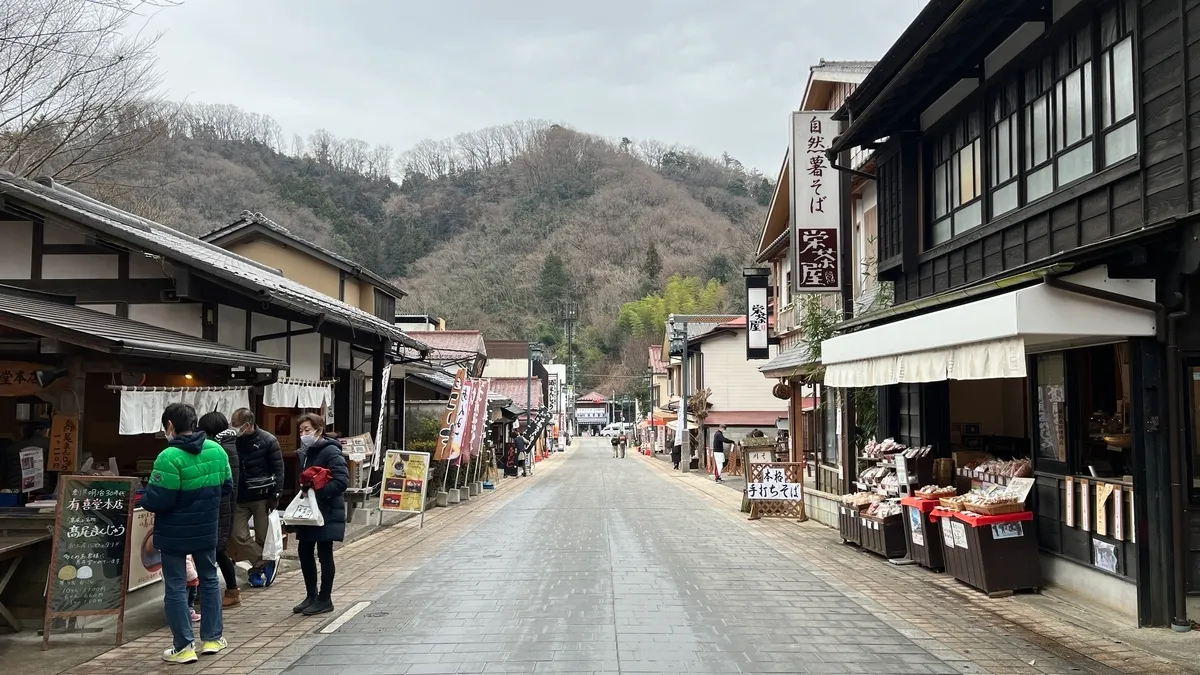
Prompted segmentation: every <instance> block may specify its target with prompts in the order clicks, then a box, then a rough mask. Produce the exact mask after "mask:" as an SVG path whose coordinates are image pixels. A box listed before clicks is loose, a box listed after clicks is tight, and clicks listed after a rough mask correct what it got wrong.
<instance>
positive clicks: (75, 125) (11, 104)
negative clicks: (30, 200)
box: [0, 0, 166, 183]
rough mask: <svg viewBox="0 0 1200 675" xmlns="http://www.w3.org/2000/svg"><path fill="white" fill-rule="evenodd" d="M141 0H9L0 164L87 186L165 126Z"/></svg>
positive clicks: (1, 27) (1, 18)
mask: <svg viewBox="0 0 1200 675" xmlns="http://www.w3.org/2000/svg"><path fill="white" fill-rule="evenodd" d="M147 4H148V3H147V2H143V1H140V0H6V1H5V2H3V3H0V167H2V168H4V169H7V170H9V171H11V172H13V173H15V174H17V175H19V176H27V177H33V176H40V175H49V176H53V177H56V178H58V179H60V180H63V181H66V182H77V183H85V182H88V181H89V180H91V179H93V178H94V177H96V176H97V175H98V174H100V173H102V172H103V171H105V170H106V169H108V168H110V167H112V166H114V165H117V164H120V163H122V162H125V161H127V160H129V159H131V158H133V157H134V156H136V155H137V154H139V153H140V152H142V151H143V150H144V149H145V148H147V147H148V146H150V145H152V144H153V143H154V142H155V141H156V140H158V139H159V138H161V137H162V135H163V134H164V133H165V131H166V129H165V127H164V126H163V125H162V124H161V123H159V122H158V120H160V119H161V117H162V116H163V114H164V112H166V109H165V108H164V107H163V106H161V101H160V100H159V98H158V95H157V94H155V93H154V90H155V88H156V87H157V86H158V84H159V77H158V75H157V73H156V72H155V69H154V67H155V59H154V55H153V47H154V44H155V39H153V38H143V37H140V36H136V37H127V35H126V34H127V33H128V32H129V31H130V28H131V24H133V23H134V22H136V21H138V20H139V14H138V10H139V9H140V8H142V7H144V6H146V5H147Z"/></svg>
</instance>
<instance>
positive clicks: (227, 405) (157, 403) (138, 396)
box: [117, 387, 250, 436]
mask: <svg viewBox="0 0 1200 675" xmlns="http://www.w3.org/2000/svg"><path fill="white" fill-rule="evenodd" d="M172 403H187V404H188V405H190V406H192V407H194V408H195V409H196V414H197V416H200V417H202V416H204V415H205V414H206V413H210V412H213V411H216V412H220V413H222V414H224V415H225V417H229V416H230V415H232V414H233V411H234V410H237V409H238V408H249V407H250V388H249V387H245V388H241V387H239V388H236V389H224V388H222V389H205V388H203V387H198V388H183V389H173V390H167V391H153V390H144V391H138V390H133V389H122V390H121V406H120V408H121V414H120V419H119V421H118V425H117V433H118V434H120V435H122V436H136V435H138V434H156V433H158V432H159V431H162V413H163V410H164V409H165V408H166V407H167V406H168V405H170V404H172Z"/></svg>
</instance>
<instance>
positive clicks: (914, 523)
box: [908, 506, 925, 546]
mask: <svg viewBox="0 0 1200 675" xmlns="http://www.w3.org/2000/svg"><path fill="white" fill-rule="evenodd" d="M908 529H909V532H911V533H912V543H913V546H924V545H925V530H924V529H922V527H921V511H920V510H919V509H917V508H916V507H915V506H910V507H908Z"/></svg>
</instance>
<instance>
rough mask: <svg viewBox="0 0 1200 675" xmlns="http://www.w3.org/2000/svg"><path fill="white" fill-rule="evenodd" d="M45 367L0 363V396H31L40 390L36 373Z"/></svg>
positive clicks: (30, 364)
mask: <svg viewBox="0 0 1200 675" xmlns="http://www.w3.org/2000/svg"><path fill="white" fill-rule="evenodd" d="M44 367H45V366H39V365H37V364H33V363H17V362H14V361H0V396H32V395H33V394H36V393H38V392H39V391H41V390H42V387H41V385H39V384H38V382H37V371H38V370H40V369H42V368H44Z"/></svg>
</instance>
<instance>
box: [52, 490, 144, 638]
mask: <svg viewBox="0 0 1200 675" xmlns="http://www.w3.org/2000/svg"><path fill="white" fill-rule="evenodd" d="M136 482H137V480H136V479H134V478H121V477H117V476H63V477H61V478H60V479H59V483H58V486H59V487H58V489H59V498H58V507H57V508H56V510H55V518H54V531H53V537H54V538H53V546H52V548H51V554H50V570H49V574H48V575H47V580H46V618H45V624H44V626H43V632H42V649H45V648H46V646H47V643H48V642H49V640H50V630H51V627H52V625H53V623H54V619H56V618H60V617H79V616H103V615H108V614H115V615H117V644H118V645H119V644H121V641H122V638H123V633H124V627H125V595H126V593H127V591H128V588H129V572H130V564H129V558H130V544H131V542H132V539H133V494H134V486H135V483H136Z"/></svg>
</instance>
